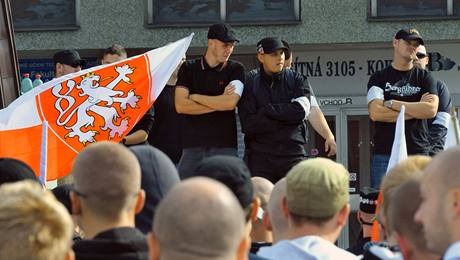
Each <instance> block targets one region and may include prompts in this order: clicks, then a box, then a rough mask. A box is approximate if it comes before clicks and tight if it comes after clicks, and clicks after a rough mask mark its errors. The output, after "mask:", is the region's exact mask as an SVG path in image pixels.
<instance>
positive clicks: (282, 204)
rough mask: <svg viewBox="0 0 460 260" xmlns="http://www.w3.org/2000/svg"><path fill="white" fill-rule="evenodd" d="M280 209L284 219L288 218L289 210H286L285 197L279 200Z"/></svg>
mask: <svg viewBox="0 0 460 260" xmlns="http://www.w3.org/2000/svg"><path fill="white" fill-rule="evenodd" d="M281 209H282V210H283V216H284V217H285V218H288V216H289V209H288V205H287V200H286V196H284V197H283V199H282V200H281Z"/></svg>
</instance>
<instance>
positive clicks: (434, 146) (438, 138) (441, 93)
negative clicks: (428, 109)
mask: <svg viewBox="0 0 460 260" xmlns="http://www.w3.org/2000/svg"><path fill="white" fill-rule="evenodd" d="M416 56H417V58H416V59H415V60H414V65H415V66H417V67H419V68H421V69H424V70H425V69H426V66H427V65H428V62H429V61H430V58H429V57H428V55H427V52H426V48H425V46H423V45H420V46H419V47H418V48H417V54H416ZM436 88H437V90H438V97H439V107H438V112H437V113H436V117H435V118H434V119H432V120H430V121H429V125H428V126H429V128H430V136H429V138H430V144H431V150H430V155H431V156H433V155H436V154H437V153H439V152H440V151H442V150H444V143H445V142H446V136H447V127H448V126H449V120H450V114H449V113H450V110H451V107H452V98H451V97H450V93H449V89H448V88H447V86H446V83H444V82H443V81H441V80H436Z"/></svg>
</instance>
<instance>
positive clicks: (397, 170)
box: [378, 155, 431, 239]
mask: <svg viewBox="0 0 460 260" xmlns="http://www.w3.org/2000/svg"><path fill="white" fill-rule="evenodd" d="M430 162H431V157H429V156H425V155H411V156H409V157H408V158H407V159H405V160H404V161H402V162H400V163H398V164H397V165H396V166H394V167H393V168H391V169H390V171H388V173H387V174H386V175H385V176H384V177H383V179H382V183H381V184H380V192H381V194H382V198H383V201H382V203H381V204H380V206H379V213H378V214H379V219H380V223H381V224H382V225H383V227H384V231H385V234H386V235H387V236H388V239H392V233H393V230H391V228H389V227H387V223H386V219H387V218H388V217H387V209H388V207H389V205H390V204H391V202H392V201H391V200H390V199H389V198H390V196H391V194H392V193H393V191H394V190H395V189H396V188H397V187H399V185H401V184H402V183H404V182H406V181H408V180H410V179H412V178H416V177H417V176H420V174H421V171H423V169H425V167H427V165H428V164H429V163H430Z"/></svg>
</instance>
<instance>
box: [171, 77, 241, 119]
mask: <svg viewBox="0 0 460 260" xmlns="http://www.w3.org/2000/svg"><path fill="white" fill-rule="evenodd" d="M235 90H236V87H235V86H234V85H233V84H232V83H230V84H228V85H227V86H226V87H225V89H224V93H222V94H221V95H218V96H208V95H201V94H190V92H189V90H188V88H186V87H184V86H177V87H176V93H175V104H176V111H177V113H179V114H187V115H202V114H207V113H211V112H214V111H228V110H233V109H235V107H236V104H238V101H239V100H240V95H239V94H238V93H237V92H235Z"/></svg>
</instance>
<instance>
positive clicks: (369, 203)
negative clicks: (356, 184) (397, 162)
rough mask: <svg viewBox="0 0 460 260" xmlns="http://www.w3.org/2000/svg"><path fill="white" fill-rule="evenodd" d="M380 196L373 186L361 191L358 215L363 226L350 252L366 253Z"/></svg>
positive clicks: (356, 253)
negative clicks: (365, 248)
mask: <svg viewBox="0 0 460 260" xmlns="http://www.w3.org/2000/svg"><path fill="white" fill-rule="evenodd" d="M378 196H379V192H378V190H376V189H372V188H369V189H363V190H362V191H361V192H360V193H359V210H358V212H357V215H356V216H357V218H358V222H359V223H360V224H361V226H362V230H361V232H360V236H359V237H358V240H357V241H356V244H355V245H354V246H352V247H350V248H348V249H347V251H348V252H350V253H353V254H355V255H362V254H363V253H364V249H363V248H364V245H365V244H366V243H367V242H370V241H371V236H372V222H373V221H374V218H375V209H376V206H377V198H378Z"/></svg>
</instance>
